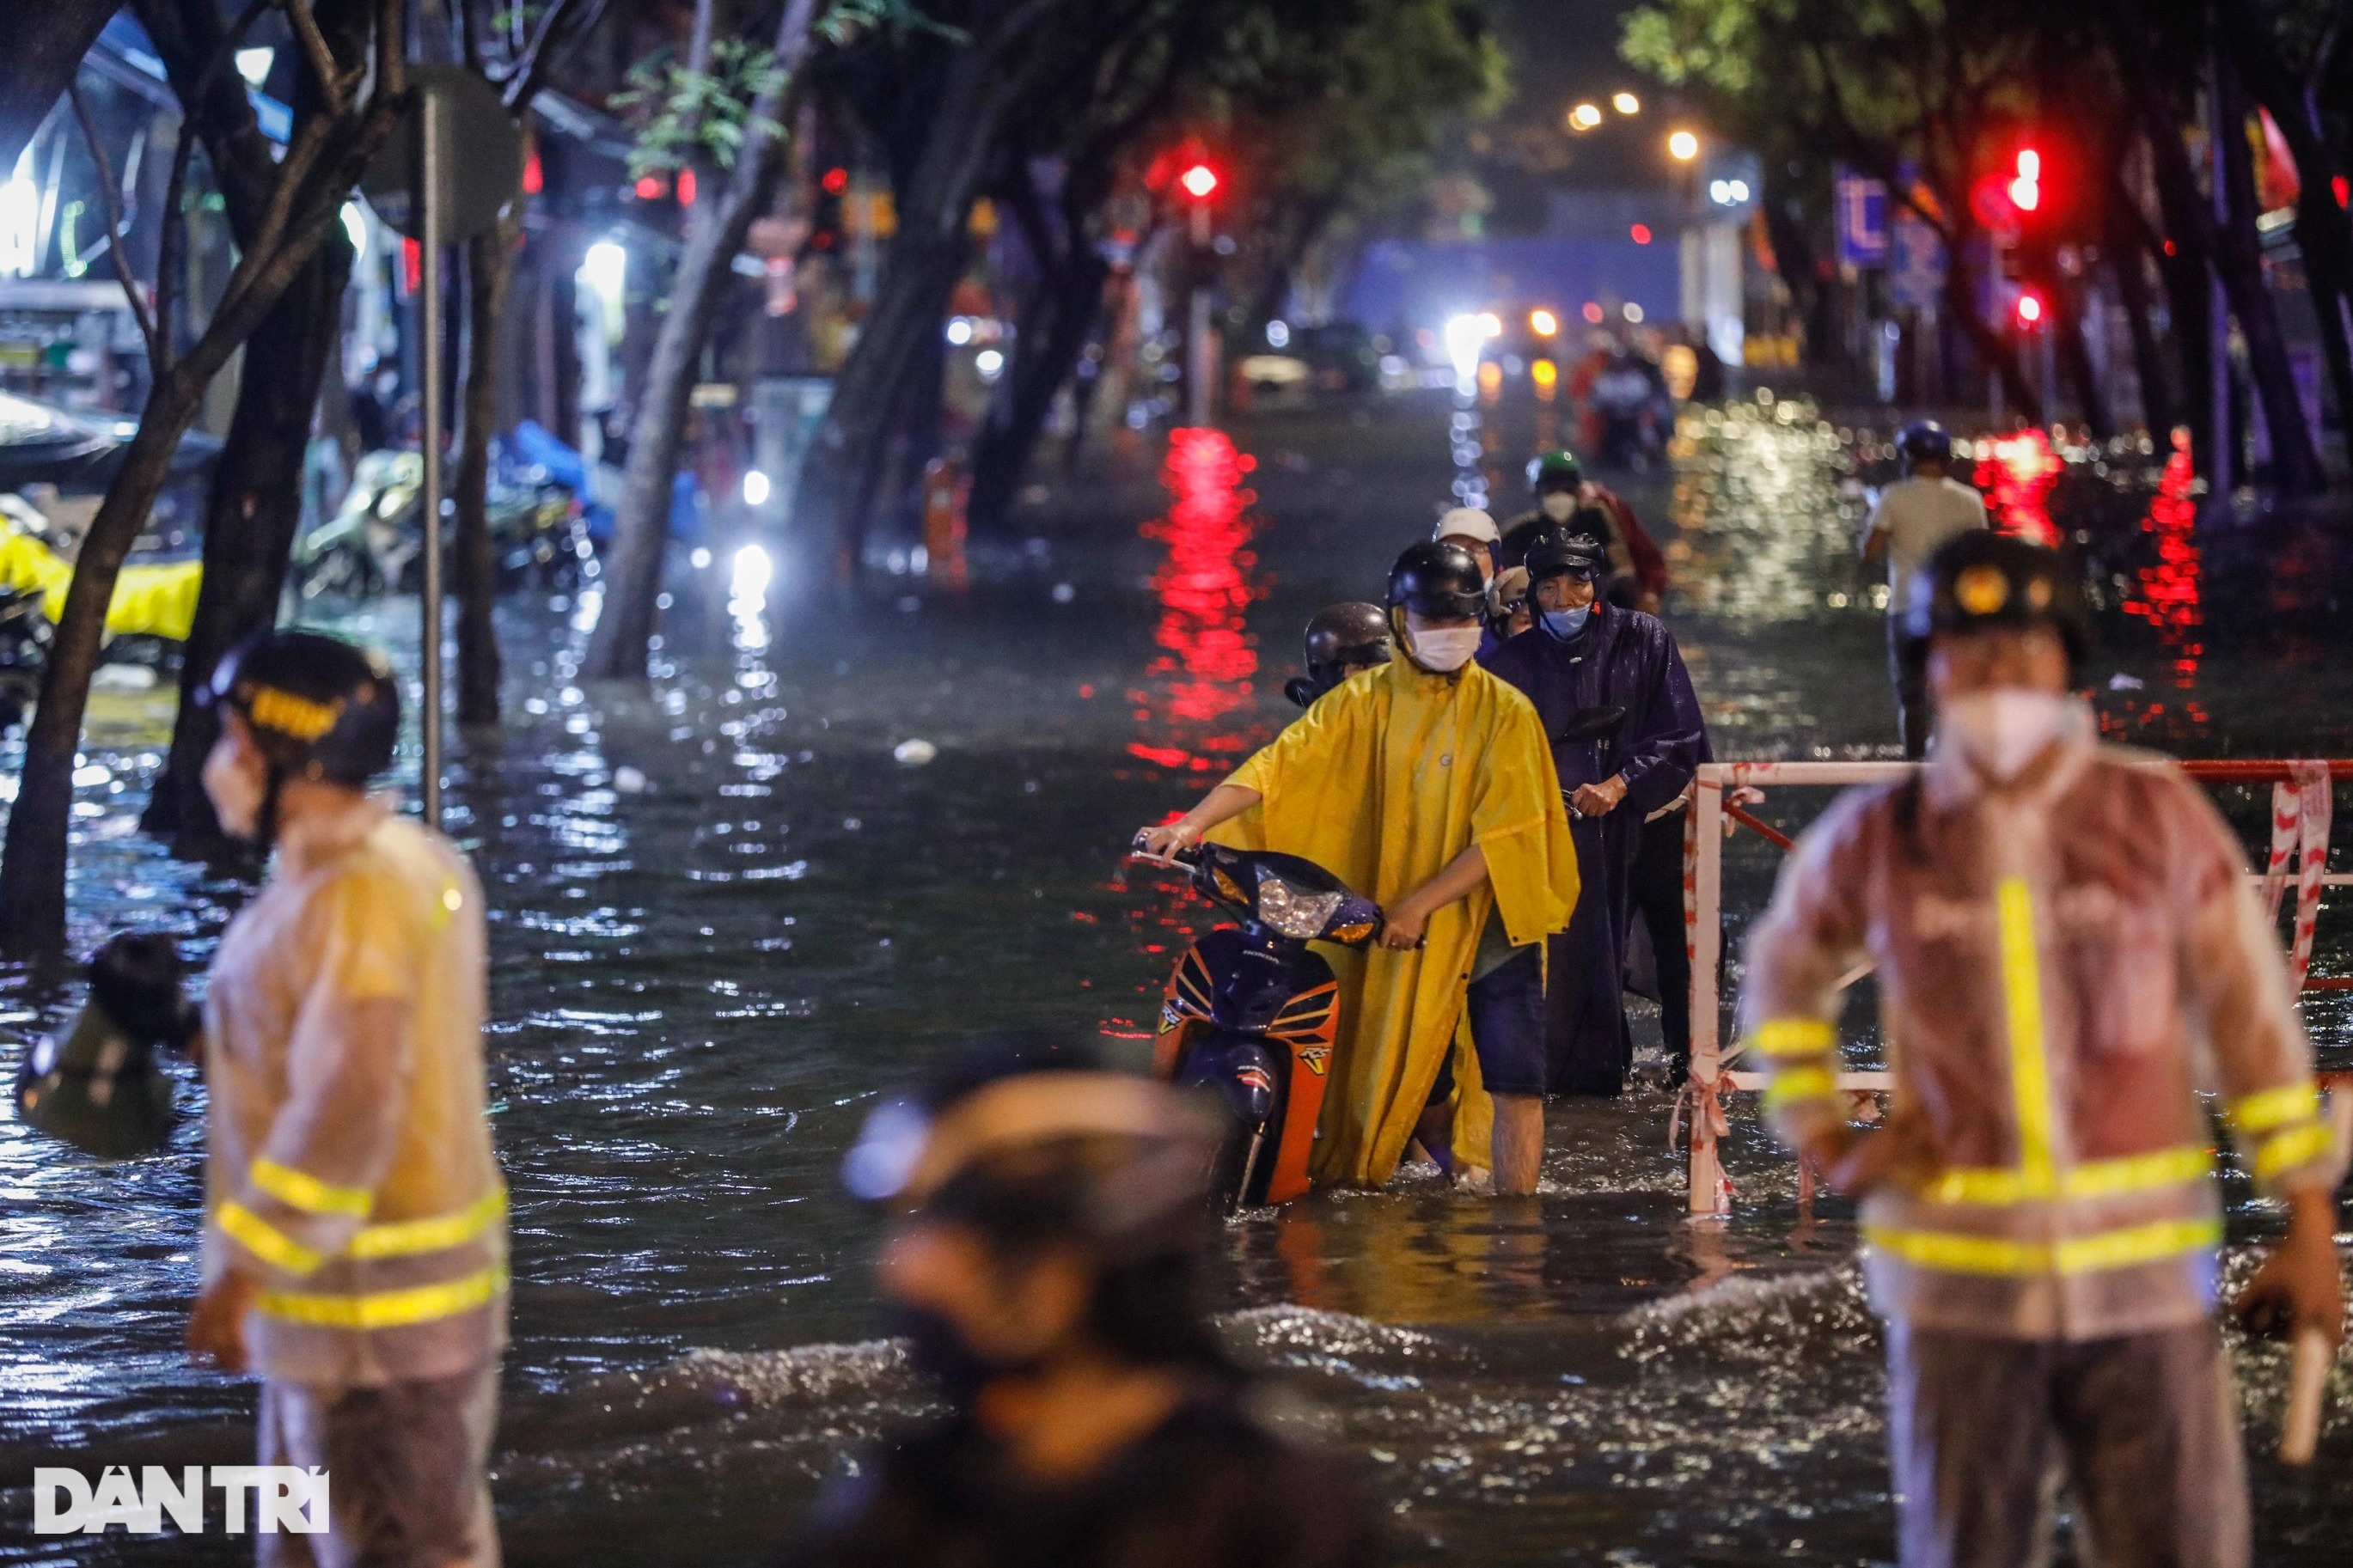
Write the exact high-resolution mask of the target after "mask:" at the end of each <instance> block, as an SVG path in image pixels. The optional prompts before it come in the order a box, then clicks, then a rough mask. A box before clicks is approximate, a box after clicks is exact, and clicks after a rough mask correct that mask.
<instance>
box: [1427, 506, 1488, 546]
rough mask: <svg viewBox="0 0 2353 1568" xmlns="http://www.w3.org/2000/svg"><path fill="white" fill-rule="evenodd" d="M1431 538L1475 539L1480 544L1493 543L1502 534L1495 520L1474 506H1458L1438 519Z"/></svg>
mask: <svg viewBox="0 0 2353 1568" xmlns="http://www.w3.org/2000/svg"><path fill="white" fill-rule="evenodd" d="M1503 537H1504V535H1503V532H1502V531H1501V530H1499V529H1497V528H1496V526H1495V520H1494V519H1493V518H1492V517H1489V516H1488V515H1487V514H1486V513H1485V512H1483V511H1481V510H1479V509H1478V508H1477V507H1475V506H1458V507H1456V508H1455V509H1454V510H1451V511H1450V512H1448V513H1447V514H1446V515H1445V516H1444V517H1441V518H1440V519H1439V520H1438V530H1437V531H1436V532H1434V533H1432V534H1431V535H1430V538H1432V539H1475V540H1477V541H1478V542H1480V543H1482V544H1493V543H1495V542H1498V541H1500V540H1501V539H1502V538H1503Z"/></svg>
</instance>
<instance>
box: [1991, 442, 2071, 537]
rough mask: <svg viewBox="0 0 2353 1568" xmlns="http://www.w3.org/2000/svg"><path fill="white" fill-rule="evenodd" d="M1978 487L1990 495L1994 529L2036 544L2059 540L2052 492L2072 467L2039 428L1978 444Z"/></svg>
mask: <svg viewBox="0 0 2353 1568" xmlns="http://www.w3.org/2000/svg"><path fill="white" fill-rule="evenodd" d="M2066 467H2067V465H2066V464H2065V463H2063V462H2062V461H2060V458H2059V454H2058V453H2057V452H2055V451H2054V450H2052V446H2051V437H2049V436H2047V435H2045V434H2043V432H2042V431H2041V430H2039V429H2031V428H2030V429H2025V430H2020V431H2017V432H2016V433H2014V434H2012V435H2009V436H2000V437H1995V438H1994V439H1992V440H1990V441H1980V442H1978V466H1977V472H1976V475H1975V476H1974V477H1975V479H1976V481H1977V487H1978V489H1980V490H1983V491H1984V492H1985V497H1986V510H1988V511H1989V512H1991V513H1992V514H1993V523H1994V527H1995V528H1996V529H1997V530H1998V531H2000V532H2003V533H2014V534H2017V535H2018V536H2019V537H2021V538H2022V539H2030V540H2032V541H2033V542H2035V543H2037V544H2055V543H2057V542H2058V539H2059V533H2058V530H2057V528H2056V527H2055V526H2053V524H2052V521H2051V504H2050V502H2051V489H2052V486H2053V485H2055V484H2057V483H2058V482H2059V476H2060V475H2061V474H2063V473H2064V472H2065V471H2066Z"/></svg>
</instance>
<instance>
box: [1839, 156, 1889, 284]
mask: <svg viewBox="0 0 2353 1568" xmlns="http://www.w3.org/2000/svg"><path fill="white" fill-rule="evenodd" d="M1833 184H1834V190H1833V195H1834V198H1835V199H1834V202H1833V205H1835V206H1836V207H1837V209H1838V258H1839V265H1840V266H1841V267H1884V266H1885V265H1886V264H1887V245H1888V239H1887V183H1886V182H1885V181H1883V180H1871V179H1865V178H1864V177H1862V175H1860V174H1848V173H1847V172H1846V171H1845V170H1843V169H1841V170H1840V171H1839V174H1838V177H1837V179H1836V180H1835V182H1834V183H1833Z"/></svg>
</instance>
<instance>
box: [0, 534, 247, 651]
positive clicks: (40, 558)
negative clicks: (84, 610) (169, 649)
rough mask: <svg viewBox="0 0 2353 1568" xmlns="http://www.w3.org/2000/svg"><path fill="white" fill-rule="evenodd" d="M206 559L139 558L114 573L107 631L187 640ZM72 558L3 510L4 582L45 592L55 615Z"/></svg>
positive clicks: (0, 575)
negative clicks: (23, 528)
mask: <svg viewBox="0 0 2353 1568" xmlns="http://www.w3.org/2000/svg"><path fill="white" fill-rule="evenodd" d="M204 572H205V569H204V565H203V563H201V562H195V561H172V562H160V563H146V562H139V563H132V564H129V565H126V566H124V567H123V568H122V569H121V571H120V572H118V573H116V574H115V578H114V596H113V597H112V598H111V599H110V600H108V601H107V605H106V635H107V636H109V637H121V636H122V635H124V634H125V633H137V634H142V635H144V636H148V637H168V638H170V639H171V640H172V641H174V642H185V641H187V640H188V628H189V627H190V626H194V625H195V619H196V589H197V587H198V586H199V585H200V584H202V583H203V581H204ZM72 585H73V563H71V562H69V561H68V560H66V559H65V558H64V557H62V556H60V555H59V554H58V552H56V551H54V550H51V549H50V548H49V547H48V546H47V545H46V544H44V543H42V542H40V541H39V540H37V539H35V538H33V537H32V536H31V535H30V534H27V533H26V532H25V531H23V530H22V529H20V528H18V527H17V526H16V522H15V521H13V520H11V519H9V518H7V517H5V516H0V588H13V589H16V590H17V591H19V592H22V593H37V594H39V595H41V613H42V614H43V615H45V616H48V617H49V619H50V620H51V621H55V620H56V619H57V618H58V616H62V615H64V614H65V609H66V590H67V589H68V588H69V587H71V586H72Z"/></svg>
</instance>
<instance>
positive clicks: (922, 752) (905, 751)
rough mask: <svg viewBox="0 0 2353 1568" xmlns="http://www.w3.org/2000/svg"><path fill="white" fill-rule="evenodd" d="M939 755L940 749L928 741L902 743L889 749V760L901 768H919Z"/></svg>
mask: <svg viewBox="0 0 2353 1568" xmlns="http://www.w3.org/2000/svg"><path fill="white" fill-rule="evenodd" d="M939 754H940V749H939V748H938V747H937V746H934V745H933V744H932V743H931V742H929V741H924V740H913V741H902V742H899V743H898V744H897V745H895V746H893V747H892V748H891V760H892V762H895V763H898V764H899V765H900V766H901V767H902V768H920V767H922V766H923V764H924V763H928V762H930V761H931V760H932V759H933V758H934V757H936V756H938V755H939Z"/></svg>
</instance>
